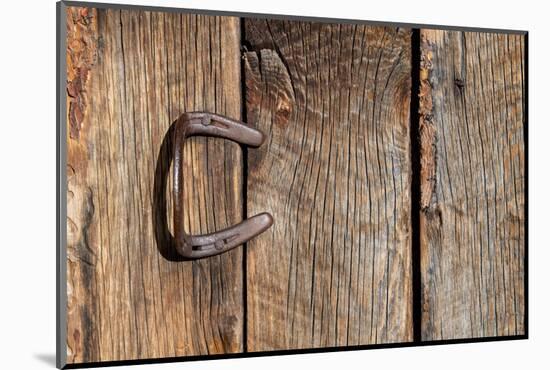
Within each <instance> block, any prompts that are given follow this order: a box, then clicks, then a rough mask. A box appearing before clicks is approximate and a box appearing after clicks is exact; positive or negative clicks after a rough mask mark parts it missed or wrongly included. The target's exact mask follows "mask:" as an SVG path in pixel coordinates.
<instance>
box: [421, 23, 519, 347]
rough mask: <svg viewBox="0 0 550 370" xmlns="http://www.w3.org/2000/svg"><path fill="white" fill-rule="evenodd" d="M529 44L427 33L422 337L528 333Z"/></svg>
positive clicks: (424, 49)
mask: <svg viewBox="0 0 550 370" xmlns="http://www.w3.org/2000/svg"><path fill="white" fill-rule="evenodd" d="M524 47H525V46H524V36H523V35H506V34H491V33H472V32H456V31H435V30H422V31H421V71H420V78H421V92H420V132H421V137H422V140H421V141H422V142H421V146H422V195H421V198H422V200H421V202H422V205H421V206H422V210H421V215H420V223H421V280H422V339H423V340H436V339H453V338H474V337H488V336H501V335H516V334H523V333H525V328H524V310H525V307H524V294H525V292H524V243H525V228H524V221H525V215H524V202H525V199H524V190H525V189H524V181H525V179H524V173H525V172H524V171H525V169H524V156H525V153H524V137H523V129H524V118H525V113H524V107H525V101H524V66H523V61H524Z"/></svg>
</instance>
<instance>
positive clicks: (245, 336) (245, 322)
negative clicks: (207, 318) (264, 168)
mask: <svg viewBox="0 0 550 370" xmlns="http://www.w3.org/2000/svg"><path fill="white" fill-rule="evenodd" d="M239 27H240V40H239V52H240V54H241V55H240V60H241V120H242V121H243V122H245V123H246V124H248V123H249V122H248V120H247V114H246V108H247V107H246V79H245V75H244V73H245V72H244V62H243V58H242V50H243V45H244V42H245V30H244V18H239ZM241 149H242V153H243V166H242V171H243V172H242V181H243V183H242V187H243V189H242V202H243V209H242V217H243V220H245V219H247V218H248V148H247V147H246V145H242V144H241ZM247 251H248V243H244V244H243V257H242V261H243V353H246V352H248V301H247V296H248V287H247V278H248V276H247V275H248V273H247V267H246V264H247V255H248V252H247Z"/></svg>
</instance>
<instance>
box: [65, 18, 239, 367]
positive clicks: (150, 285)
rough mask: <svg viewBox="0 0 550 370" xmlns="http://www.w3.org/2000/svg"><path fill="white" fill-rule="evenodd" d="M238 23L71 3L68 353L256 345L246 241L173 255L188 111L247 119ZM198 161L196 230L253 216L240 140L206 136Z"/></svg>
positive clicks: (193, 182)
mask: <svg viewBox="0 0 550 370" xmlns="http://www.w3.org/2000/svg"><path fill="white" fill-rule="evenodd" d="M239 24H240V22H239V19H238V18H233V17H211V16H197V15H184V14H173V13H170V14H169V13H162V12H144V11H127V10H123V11H119V10H96V9H85V8H72V7H69V8H68V11H67V28H68V38H67V44H68V51H67V65H68V70H67V73H68V81H67V82H68V89H67V90H68V91H67V92H68V95H67V104H68V117H67V125H68V126H67V132H68V137H67V146H68V166H67V173H68V189H69V190H68V194H67V198H68V218H67V224H68V251H67V254H68V260H67V270H68V276H67V279H68V281H67V284H68V286H67V291H68V307H67V308H68V332H67V337H68V341H67V352H68V362H69V363H82V362H89V361H111V360H130V359H146V358H158V357H170V356H183V355H199V354H212V353H227V352H240V351H242V350H243V325H244V323H243V284H242V283H243V275H242V263H243V262H242V253H243V252H242V249H241V248H237V249H235V250H233V251H231V252H229V253H226V254H223V255H220V256H216V257H212V258H208V259H205V260H200V261H196V262H174V261H170V260H169V259H167V258H165V257H163V256H162V255H161V252H162V253H163V254H164V255H165V256H167V257H169V258H172V257H173V256H170V248H169V242H170V240H169V234H168V230H169V229H170V228H171V225H170V222H171V206H170V204H171V201H170V199H171V195H170V194H171V192H170V189H167V195H166V197H167V198H168V199H167V200H164V199H162V198H163V196H162V194H163V192H164V186H166V183H168V184H171V182H170V181H169V180H166V177H167V176H168V170H169V168H170V167H169V164H168V161H169V155H168V154H169V153H170V150H171V149H170V148H171V140H169V139H166V137H165V135H166V134H167V132H168V128H169V126H170V124H171V123H172V122H173V121H174V120H175V119H176V118H177V117H178V116H179V115H180V114H181V113H183V112H185V111H196V110H208V111H212V112H216V113H219V114H224V115H227V116H229V117H232V118H235V119H240V118H241V117H240V115H241V89H240V86H241V83H240V80H241V79H240V25H239ZM185 160H186V162H185V170H184V172H185V173H186V174H189V175H188V176H186V178H185V184H184V190H185V193H186V204H185V207H186V208H185V209H186V210H187V213H186V220H185V222H186V228H187V230H188V231H191V232H206V231H212V230H215V229H218V228H222V227H225V226H228V225H230V224H234V223H236V222H238V221H240V220H241V219H242V154H241V150H240V149H239V147H238V145H236V144H233V143H229V142H227V141H222V140H220V139H205V138H194V139H193V140H192V142H191V143H188V144H187V145H186V148H185ZM163 185H164V186H163ZM167 187H168V188H171V186H167ZM165 203H166V204H168V206H166V205H165ZM167 213H168V214H169V215H170V217H168V219H166V214H167ZM168 225H170V226H168Z"/></svg>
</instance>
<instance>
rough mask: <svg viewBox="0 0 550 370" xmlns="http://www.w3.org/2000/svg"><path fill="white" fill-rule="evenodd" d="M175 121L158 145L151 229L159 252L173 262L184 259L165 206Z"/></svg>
mask: <svg viewBox="0 0 550 370" xmlns="http://www.w3.org/2000/svg"><path fill="white" fill-rule="evenodd" d="M176 122H177V120H176V121H174V122H172V124H171V125H170V128H169V129H168V131H167V132H166V135H165V136H164V138H163V140H162V144H161V146H160V150H159V154H158V157H157V163H156V167H155V177H154V185H153V230H154V234H155V241H156V243H157V249H158V251H159V253H160V254H161V255H162V256H163V257H164V258H165V259H167V260H169V261H173V262H180V261H186V260H187V259H186V258H184V257H183V256H181V255H180V254H179V253H178V252H177V250H176V247H175V245H176V244H175V240H174V237H173V235H172V233H170V229H169V228H168V215H167V206H166V185H167V182H168V175H169V173H170V166H171V165H172V160H173V157H174V132H175V127H176Z"/></svg>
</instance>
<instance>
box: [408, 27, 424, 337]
mask: <svg viewBox="0 0 550 370" xmlns="http://www.w3.org/2000/svg"><path fill="white" fill-rule="evenodd" d="M419 92H420V29H418V28H413V30H412V35H411V111H410V135H411V154H410V155H411V169H412V174H411V176H412V178H411V239H412V241H411V244H412V245H411V248H412V299H413V302H412V303H413V341H414V342H415V343H418V342H421V341H422V284H421V276H420V268H421V266H420V258H421V256H420V251H421V246H420V234H421V229H420V211H421V210H420V198H421V183H420V170H421V153H420V150H421V148H420V120H419V114H418V107H419V99H420V98H419Z"/></svg>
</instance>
